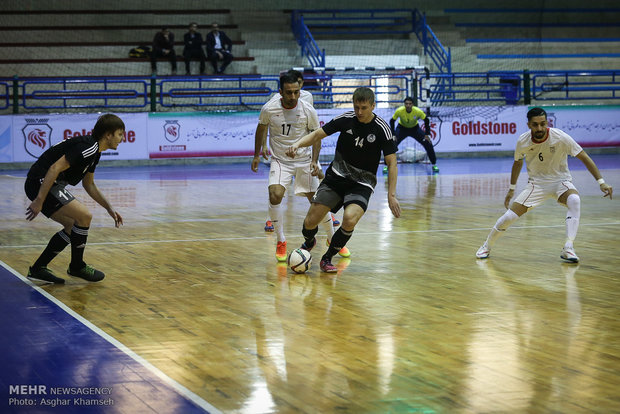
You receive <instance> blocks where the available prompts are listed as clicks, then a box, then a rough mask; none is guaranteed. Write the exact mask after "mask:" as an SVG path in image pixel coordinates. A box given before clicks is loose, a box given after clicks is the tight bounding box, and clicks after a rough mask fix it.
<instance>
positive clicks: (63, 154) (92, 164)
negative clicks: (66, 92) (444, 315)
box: [24, 114, 125, 283]
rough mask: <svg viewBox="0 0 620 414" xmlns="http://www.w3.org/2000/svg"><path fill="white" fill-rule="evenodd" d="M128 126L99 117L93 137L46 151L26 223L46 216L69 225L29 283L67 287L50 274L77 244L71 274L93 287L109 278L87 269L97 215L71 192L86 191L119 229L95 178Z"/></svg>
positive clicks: (34, 174)
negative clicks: (105, 153)
mask: <svg viewBox="0 0 620 414" xmlns="http://www.w3.org/2000/svg"><path fill="white" fill-rule="evenodd" d="M124 133H125V124H124V123H123V121H122V120H121V119H120V118H119V117H117V116H116V115H112V114H106V115H102V116H100V117H99V119H98V120H97V123H96V124H95V127H94V128H93V132H92V135H86V136H78V137H73V138H69V139H67V140H65V141H62V142H59V143H58V144H56V145H54V146H53V147H51V148H49V149H48V150H47V151H45V152H44V153H43V154H41V156H40V157H39V159H38V160H37V161H36V162H35V163H34V164H33V165H32V167H30V170H29V171H28V176H27V178H26V183H25V185H24V189H25V190H26V195H27V196H28V198H29V199H30V200H32V203H30V205H29V206H28V208H27V209H26V219H27V220H29V221H31V220H33V219H34V218H35V217H36V216H37V215H38V214H39V213H40V212H43V214H44V215H45V216H46V217H49V218H51V219H52V220H54V221H56V222H58V223H60V224H62V225H63V227H64V228H63V229H62V230H60V231H59V232H58V233H56V234H54V236H52V238H51V239H50V241H49V243H48V245H47V247H46V248H45V250H44V251H43V253H41V256H39V258H38V259H37V261H36V262H34V264H33V265H32V266H31V267H30V269H29V270H28V277H29V278H31V279H36V280H42V281H45V282H51V283H65V280H64V279H62V278H59V277H57V276H56V275H54V274H53V273H52V271H51V270H49V269H48V268H47V265H48V264H49V262H51V261H52V259H54V257H56V256H57V255H58V253H60V252H61V251H62V250H63V249H64V248H65V247H67V245H68V244H71V264H70V265H69V268H68V269H67V273H68V274H69V275H71V276H76V277H80V278H82V279H85V280H88V281H90V282H97V281H99V280H101V279H103V278H104V277H105V275H104V274H103V272H101V271H99V270H96V269H94V268H93V267H92V266H89V265H87V264H86V263H84V260H83V257H84V248H85V247H86V239H87V238H88V229H89V227H90V222H91V219H92V214H91V213H90V211H88V209H87V208H86V206H85V205H84V204H82V203H80V202H79V201H78V200H77V199H76V198H75V197H74V196H73V195H72V194H71V193H70V192H69V191H68V190H67V189H66V188H65V187H66V185H67V184H70V185H76V184H78V183H79V182H80V181H81V182H82V186H84V189H85V190H86V192H87V193H88V195H89V196H91V197H92V199H93V200H95V201H96V202H97V203H98V204H99V205H101V206H102V207H103V208H105V209H106V210H107V211H108V214H110V216H111V217H112V218H113V219H114V224H115V225H116V227H119V226H120V225H121V224H123V218H122V217H121V215H120V214H118V212H117V211H116V210H114V208H113V207H112V205H111V204H110V203H109V202H108V200H106V198H105V197H104V196H103V194H101V192H100V191H99V189H98V188H97V186H96V185H95V181H94V172H95V168H96V167H97V163H98V162H99V158H100V157H101V153H102V152H103V151H105V150H108V149H116V148H117V147H118V144H120V142H121V141H122V140H123V136H124Z"/></svg>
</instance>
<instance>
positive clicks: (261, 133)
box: [251, 124, 268, 172]
mask: <svg viewBox="0 0 620 414" xmlns="http://www.w3.org/2000/svg"><path fill="white" fill-rule="evenodd" d="M267 129H268V125H263V124H258V125H257V126H256V132H255V133H254V158H252V166H251V168H252V171H254V172H257V171H258V164H259V162H260V159H259V156H260V154H262V155H263V158H264V159H267Z"/></svg>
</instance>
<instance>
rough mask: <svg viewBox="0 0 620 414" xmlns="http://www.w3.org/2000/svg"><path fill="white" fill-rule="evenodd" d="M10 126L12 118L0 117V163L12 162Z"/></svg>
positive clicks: (8, 116)
mask: <svg viewBox="0 0 620 414" xmlns="http://www.w3.org/2000/svg"><path fill="white" fill-rule="evenodd" d="M12 125H13V117H12V116H10V115H7V116H0V162H12V161H13V145H12V133H11V127H12Z"/></svg>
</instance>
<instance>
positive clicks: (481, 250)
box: [476, 243, 491, 259]
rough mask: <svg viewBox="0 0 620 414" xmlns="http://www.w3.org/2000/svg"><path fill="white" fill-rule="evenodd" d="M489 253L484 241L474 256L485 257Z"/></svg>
mask: <svg viewBox="0 0 620 414" xmlns="http://www.w3.org/2000/svg"><path fill="white" fill-rule="evenodd" d="M489 254H491V248H490V247H489V246H488V245H487V244H486V243H485V244H483V245H482V246H480V248H479V249H478V251H477V252H476V257H477V258H478V259H486V258H487V257H489Z"/></svg>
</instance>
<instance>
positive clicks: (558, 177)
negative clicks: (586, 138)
mask: <svg viewBox="0 0 620 414" xmlns="http://www.w3.org/2000/svg"><path fill="white" fill-rule="evenodd" d="M581 151H583V149H582V148H581V146H580V145H579V144H578V143H577V142H576V141H575V140H574V139H573V138H572V137H571V136H570V135H568V134H567V133H566V132H564V131H562V130H559V129H557V128H547V139H545V140H544V141H543V142H540V143H536V142H534V141H532V131H528V132H526V133H524V134H522V135H521V136H519V139H518V140H517V146H516V148H515V155H514V159H515V161H519V160H522V159H523V158H525V164H526V166H527V174H528V176H529V179H530V181H533V182H552V181H564V180H568V181H570V180H572V177H571V174H570V171H569V170H568V162H567V157H568V156H569V155H571V156H573V157H575V156H576V155H577V154H579V153H580V152H581Z"/></svg>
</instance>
